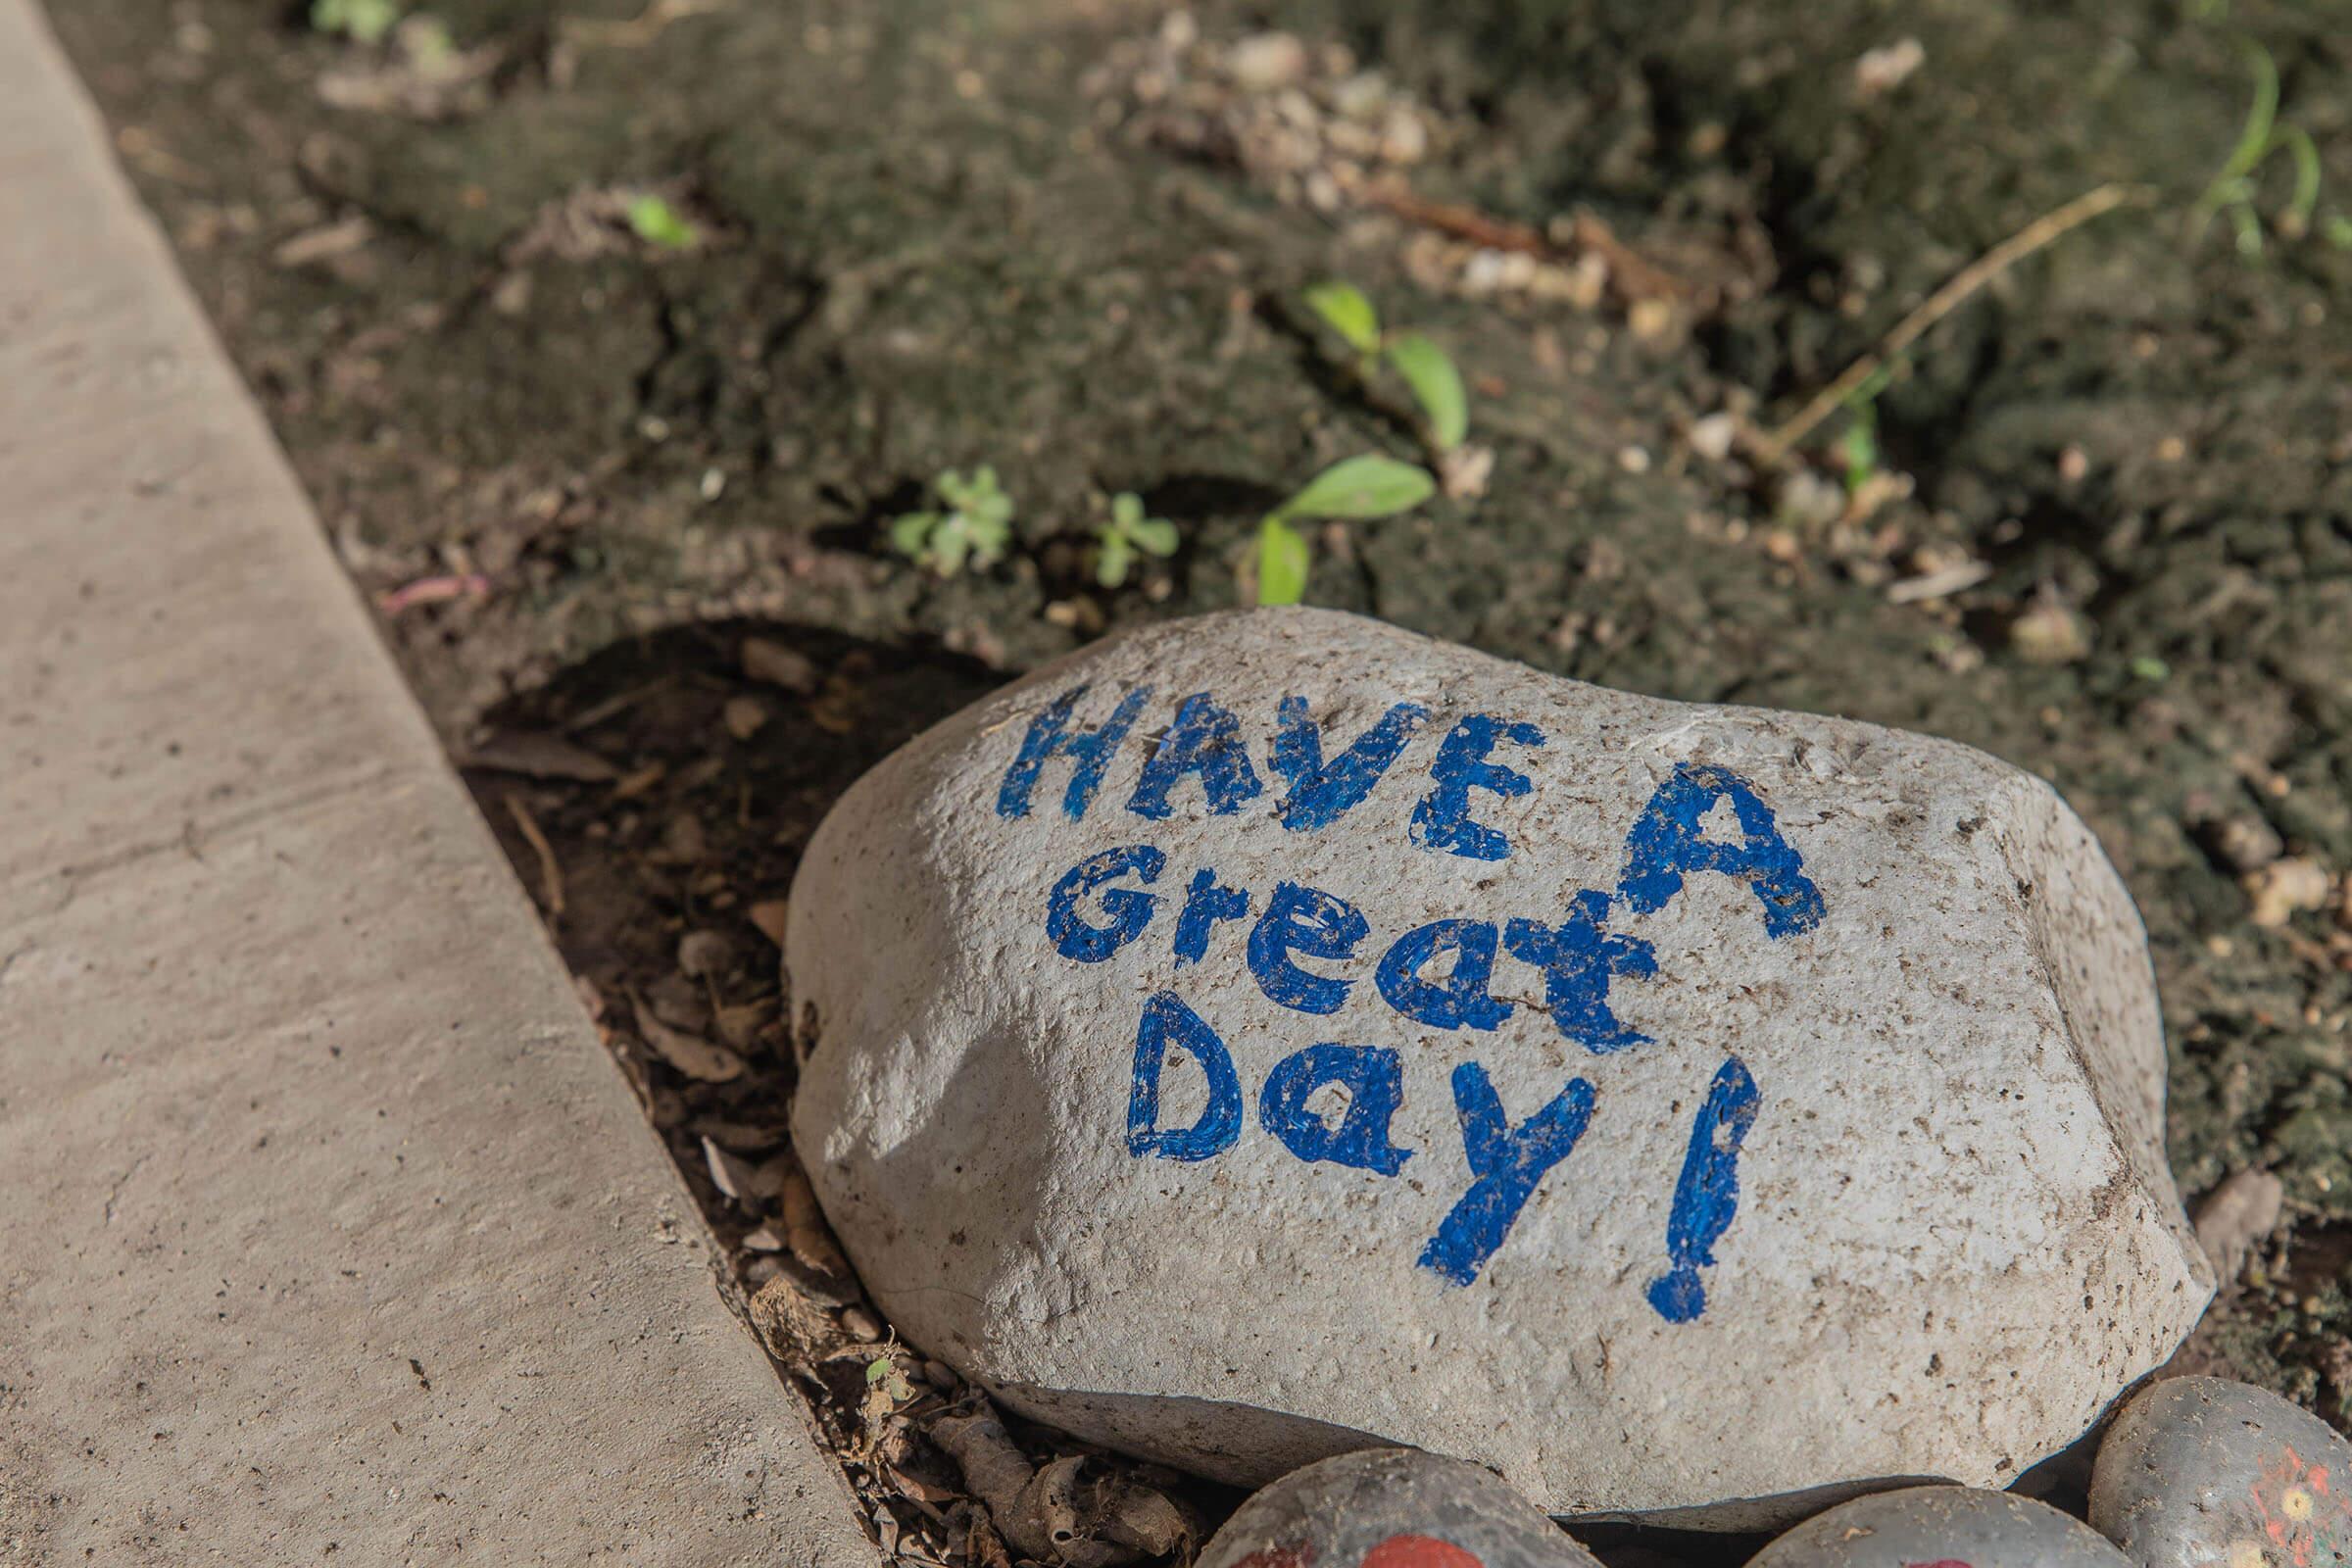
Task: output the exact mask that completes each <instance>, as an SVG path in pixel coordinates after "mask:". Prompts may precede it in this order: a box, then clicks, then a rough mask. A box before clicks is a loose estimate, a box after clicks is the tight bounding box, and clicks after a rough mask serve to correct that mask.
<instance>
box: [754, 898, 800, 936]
mask: <svg viewBox="0 0 2352 1568" xmlns="http://www.w3.org/2000/svg"><path fill="white" fill-rule="evenodd" d="M790 909H791V906H790V905H788V904H786V903H785V902H784V901H783V900H782V899H769V900H766V901H764V902H762V903H759V904H755V905H753V906H752V907H750V908H749V909H746V910H745V911H744V913H745V914H747V915H749V916H750V917H751V922H752V924H754V925H756V926H758V927H759V928H760V935H761V936H763V937H765V938H767V940H768V941H770V942H773V943H774V944H775V945H776V946H777V947H779V948H780V947H782V946H783V945H784V925H785V918H786V916H787V914H788V913H789V912H790Z"/></svg>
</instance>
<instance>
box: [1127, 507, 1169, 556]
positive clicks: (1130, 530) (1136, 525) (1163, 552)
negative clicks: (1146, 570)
mask: <svg viewBox="0 0 2352 1568" xmlns="http://www.w3.org/2000/svg"><path fill="white" fill-rule="evenodd" d="M1126 532H1127V537H1128V538H1130V539H1132V540H1134V541H1135V547H1136V548H1137V549H1138V550H1141V551H1143V552H1144V554H1146V555H1148V556H1157V557H1159V558H1160V559H1161V560H1163V561H1164V560H1166V559H1167V558H1168V557H1170V556H1172V555H1174V554H1175V553H1176V545H1177V535H1176V525H1175V524H1174V523H1172V522H1170V521H1169V520H1168V519H1167V518H1165V517H1138V518H1137V519H1136V520H1135V521H1133V522H1131V523H1129V524H1128V525H1127V530H1126Z"/></svg>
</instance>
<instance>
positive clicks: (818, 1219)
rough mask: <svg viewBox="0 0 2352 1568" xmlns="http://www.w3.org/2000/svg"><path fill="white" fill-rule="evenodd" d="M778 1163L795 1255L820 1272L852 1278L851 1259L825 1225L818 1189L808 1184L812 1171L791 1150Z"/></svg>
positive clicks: (782, 1212) (782, 1205)
mask: <svg viewBox="0 0 2352 1568" xmlns="http://www.w3.org/2000/svg"><path fill="white" fill-rule="evenodd" d="M776 1163H777V1164H778V1165H779V1166H780V1167H781V1168H780V1169H779V1170H778V1172H777V1177H778V1182H777V1192H776V1198H777V1207H778V1209H779V1210H780V1217H781V1218H782V1220H783V1222H784V1235H785V1238H786V1240H787V1242H788V1243H789V1244H790V1246H791V1248H792V1255H793V1256H794V1257H797V1258H799V1259H800V1260H801V1262H802V1264H803V1265H804V1266H806V1267H808V1268H812V1269H814V1270H816V1272H818V1273H819V1274H830V1275H831V1276H833V1277H834V1278H835V1279H842V1280H846V1279H848V1278H849V1277H850V1260H849V1259H848V1258H846V1257H844V1256H842V1255H841V1249H840V1247H838V1246H837V1245H835V1243H834V1241H833V1233H832V1232H831V1231H830V1230H828V1229H826V1228H825V1216H824V1211H823V1210H821V1209H819V1208H818V1207H817V1206H816V1190H815V1189H814V1188H812V1187H810V1186H809V1173H808V1172H807V1171H804V1170H802V1169H801V1162H800V1161H799V1160H798V1159H796V1158H794V1157H793V1155H792V1154H791V1153H790V1152H785V1153H784V1154H782V1155H779V1156H778V1158H777V1160H776Z"/></svg>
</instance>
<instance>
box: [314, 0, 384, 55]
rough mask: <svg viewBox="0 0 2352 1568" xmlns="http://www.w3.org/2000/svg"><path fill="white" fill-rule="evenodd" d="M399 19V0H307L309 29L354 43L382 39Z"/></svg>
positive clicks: (374, 42) (375, 41)
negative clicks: (309, 19) (308, 5)
mask: <svg viewBox="0 0 2352 1568" xmlns="http://www.w3.org/2000/svg"><path fill="white" fill-rule="evenodd" d="M399 21H400V0H311V30H312V31H313V32H322V33H325V34H326V35H328V36H329V37H336V38H349V39H350V40H351V41H352V42H354V43H363V44H370V45H372V44H379V43H382V42H383V41H384V39H385V37H386V35H388V34H389V33H390V32H391V31H392V28H393V26H394V25H396V24H397V23H398V22H399Z"/></svg>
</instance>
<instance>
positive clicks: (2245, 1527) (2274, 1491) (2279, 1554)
mask: <svg viewBox="0 0 2352 1568" xmlns="http://www.w3.org/2000/svg"><path fill="white" fill-rule="evenodd" d="M2090 1522H2091V1523H2092V1524H2093V1525H2096V1526H2097V1527H2098V1528H2099V1530H2100V1531H2101V1532H2102V1533H2103V1534H2105V1535H2106V1536H2107V1537H2108V1538H2109V1539H2110V1540H2112V1541H2113V1542H2115V1544H2117V1545H2119V1546H2121V1547H2122V1548H2123V1549H2124V1555H2125V1556H2127V1557H2129V1558H2130V1559H2131V1561H2133V1562H2135V1563H2138V1564H2140V1565H2142V1568H2180V1565H2188V1564H2195V1565H2203V1564H2213V1565H2215V1568H2333V1565H2336V1564H2340V1563H2343V1562H2345V1561H2347V1560H2352V1443H2347V1442H2345V1441H2344V1439H2343V1437H2342V1436H2341V1435H2340V1434H2338V1433H2337V1432H2336V1431H2335V1430H2334V1429H2333V1428H2331V1427H2329V1426H2328V1425H2327V1423H2326V1422H2324V1421H2322V1420H2321V1419H2320V1418H2319V1417H2318V1416H2315V1415H2313V1414H2312V1413H2311V1412H2310V1411H2308V1410H2305V1409H2304V1408H2302V1407H2301V1406H2300V1405H2297V1404H2293V1403H2291V1402H2289V1401H2288V1400H2285V1399H2282V1398H2280V1397H2278V1396H2277V1395H2276V1394H2272V1393H2270V1392H2268V1391H2267V1390H2264V1389H2258V1388H2255V1387H2253V1386H2252V1385H2250V1384H2245V1383H2232V1382H2230V1381H2229V1380H2228V1379H2227V1378H2173V1379H2170V1380H2168V1381H2166V1382H2163V1383H2159V1384H2156V1385H2154V1386H2153V1387H2151V1388H2148V1389H2146V1390H2144V1391H2142V1392H2141V1393H2140V1394H2139V1395H2138V1396H2137V1397H2134V1398H2133V1399H2132V1400H2131V1403H2129V1404H2127V1405H2125V1406H2124V1411H2123V1414H2121V1415H2119V1416H2117V1417H2116V1418H2115V1425H2114V1426H2113V1427H2111V1428H2110V1429H2109V1430H2108V1433H2107V1438H2106V1441H2105V1442H2104V1443H2103V1444H2101V1445H2100V1447H2099V1457H2098V1462H2097V1465H2096V1467H2095V1468H2094V1469H2093V1470H2092V1472H2091V1481H2090Z"/></svg>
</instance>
